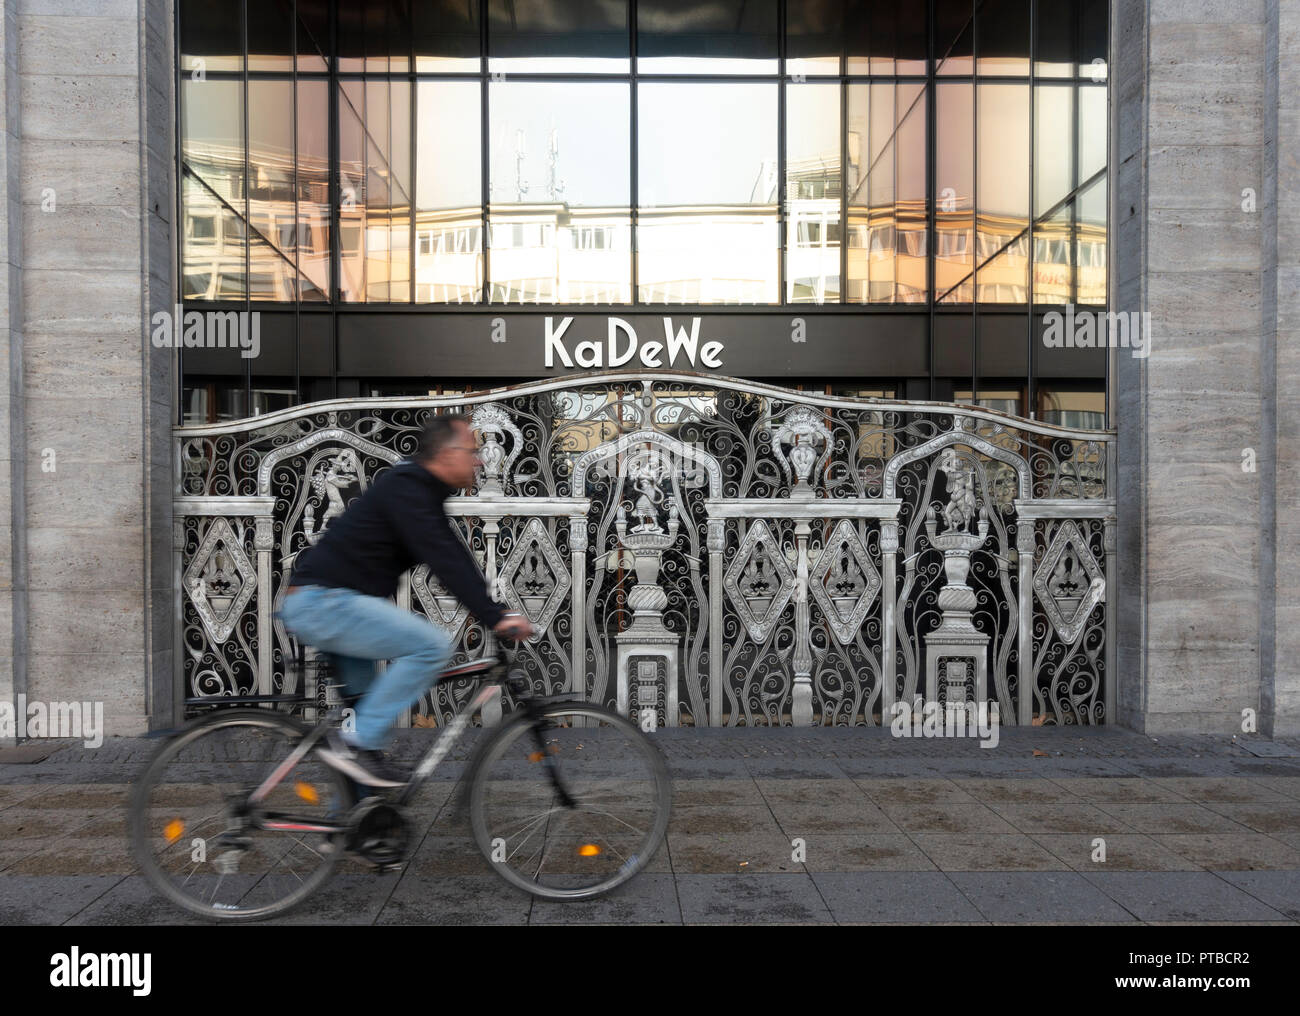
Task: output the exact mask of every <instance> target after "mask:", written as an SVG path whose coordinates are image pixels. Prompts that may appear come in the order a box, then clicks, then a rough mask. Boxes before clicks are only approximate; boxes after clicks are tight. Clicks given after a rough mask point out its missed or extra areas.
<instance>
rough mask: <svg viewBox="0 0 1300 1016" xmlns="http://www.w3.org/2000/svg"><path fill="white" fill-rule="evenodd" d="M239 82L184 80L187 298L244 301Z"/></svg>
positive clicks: (242, 165) (182, 142)
mask: <svg viewBox="0 0 1300 1016" xmlns="http://www.w3.org/2000/svg"><path fill="white" fill-rule="evenodd" d="M243 107H244V104H243V85H242V83H241V82H239V81H218V80H212V79H208V80H206V81H196V80H193V79H191V78H188V77H186V78H182V79H181V131H182V135H181V167H182V179H181V188H182V190H181V198H182V201H183V205H184V213H185V221H184V241H183V243H184V251H183V261H184V266H183V272H184V280H183V285H182V295H183V296H185V297H187V298H194V299H202V298H207V299H226V298H231V299H243V297H244V276H245V266H244V214H245V209H244V114H243Z"/></svg>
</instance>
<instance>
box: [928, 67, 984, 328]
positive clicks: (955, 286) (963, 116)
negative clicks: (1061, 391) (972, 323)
mask: <svg viewBox="0 0 1300 1016" xmlns="http://www.w3.org/2000/svg"><path fill="white" fill-rule="evenodd" d="M937 87H938V89H939V92H938V96H937V107H938V117H939V125H938V130H937V132H936V134H937V151H936V153H935V155H936V158H935V174H936V175H935V193H936V200H937V203H938V207H937V208H936V209H935V244H936V250H935V263H934V285H935V295H936V299H937V300H938V302H940V303H970V302H971V297H972V295H973V292H974V290H973V287H972V285H971V279H972V270H973V269H974V252H973V250H972V248H973V246H974V241H975V235H974V234H975V231H974V229H973V223H972V221H971V211H972V202H971V196H972V194H973V192H974V189H975V177H974V159H973V155H974V143H973V142H974V137H973V126H974V109H973V104H974V96H973V92H972V87H971V86H970V85H969V84H958V83H956V82H953V83H947V82H945V83H942V84H940V85H938V86H937Z"/></svg>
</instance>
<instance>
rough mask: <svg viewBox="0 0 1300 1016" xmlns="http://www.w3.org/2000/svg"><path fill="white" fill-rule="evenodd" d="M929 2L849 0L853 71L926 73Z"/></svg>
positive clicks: (848, 33)
mask: <svg viewBox="0 0 1300 1016" xmlns="http://www.w3.org/2000/svg"><path fill="white" fill-rule="evenodd" d="M926 6H927V5H926V4H923V3H917V2H916V0H846V11H845V19H844V20H845V37H846V39H847V45H848V63H847V70H848V73H849V74H924V73H925V72H926V61H927V59H928V58H927V56H926V49H927V46H928V45H929V38H928V35H927V33H926Z"/></svg>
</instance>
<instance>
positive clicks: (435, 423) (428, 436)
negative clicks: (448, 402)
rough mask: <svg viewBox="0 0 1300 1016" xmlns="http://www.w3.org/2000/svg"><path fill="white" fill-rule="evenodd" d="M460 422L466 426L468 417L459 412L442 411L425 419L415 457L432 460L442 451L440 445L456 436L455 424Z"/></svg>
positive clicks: (423, 460) (424, 460) (425, 460)
mask: <svg viewBox="0 0 1300 1016" xmlns="http://www.w3.org/2000/svg"><path fill="white" fill-rule="evenodd" d="M461 423H463V424H464V425H465V426H466V427H468V426H469V425H470V424H469V417H467V416H464V415H462V414H460V413H442V414H440V415H435V416H431V417H429V418H428V419H427V420H425V421H424V429H423V430H422V431H420V447H419V448H418V449H417V450H416V453H415V458H417V459H419V460H421V461H422V462H430V461H432V460H433V459H434V458H435V457H436V456H437V454H438V453H439V452H440V451H442V446H443V445H445V444H446V443H447V442H448V441H450V440H451V439H452V438H453V437H455V436H456V425H457V424H461Z"/></svg>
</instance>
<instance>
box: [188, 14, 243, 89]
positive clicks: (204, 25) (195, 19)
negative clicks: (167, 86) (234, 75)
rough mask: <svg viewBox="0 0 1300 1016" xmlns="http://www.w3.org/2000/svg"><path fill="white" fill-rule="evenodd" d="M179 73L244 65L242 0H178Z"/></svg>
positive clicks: (222, 69)
mask: <svg viewBox="0 0 1300 1016" xmlns="http://www.w3.org/2000/svg"><path fill="white" fill-rule="evenodd" d="M179 4H180V33H181V68H180V69H181V75H182V76H183V77H190V76H193V75H195V74H196V73H200V72H201V73H204V74H206V73H207V72H208V71H238V70H243V68H244V36H243V32H244V27H243V23H244V3H243V0H179Z"/></svg>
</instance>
